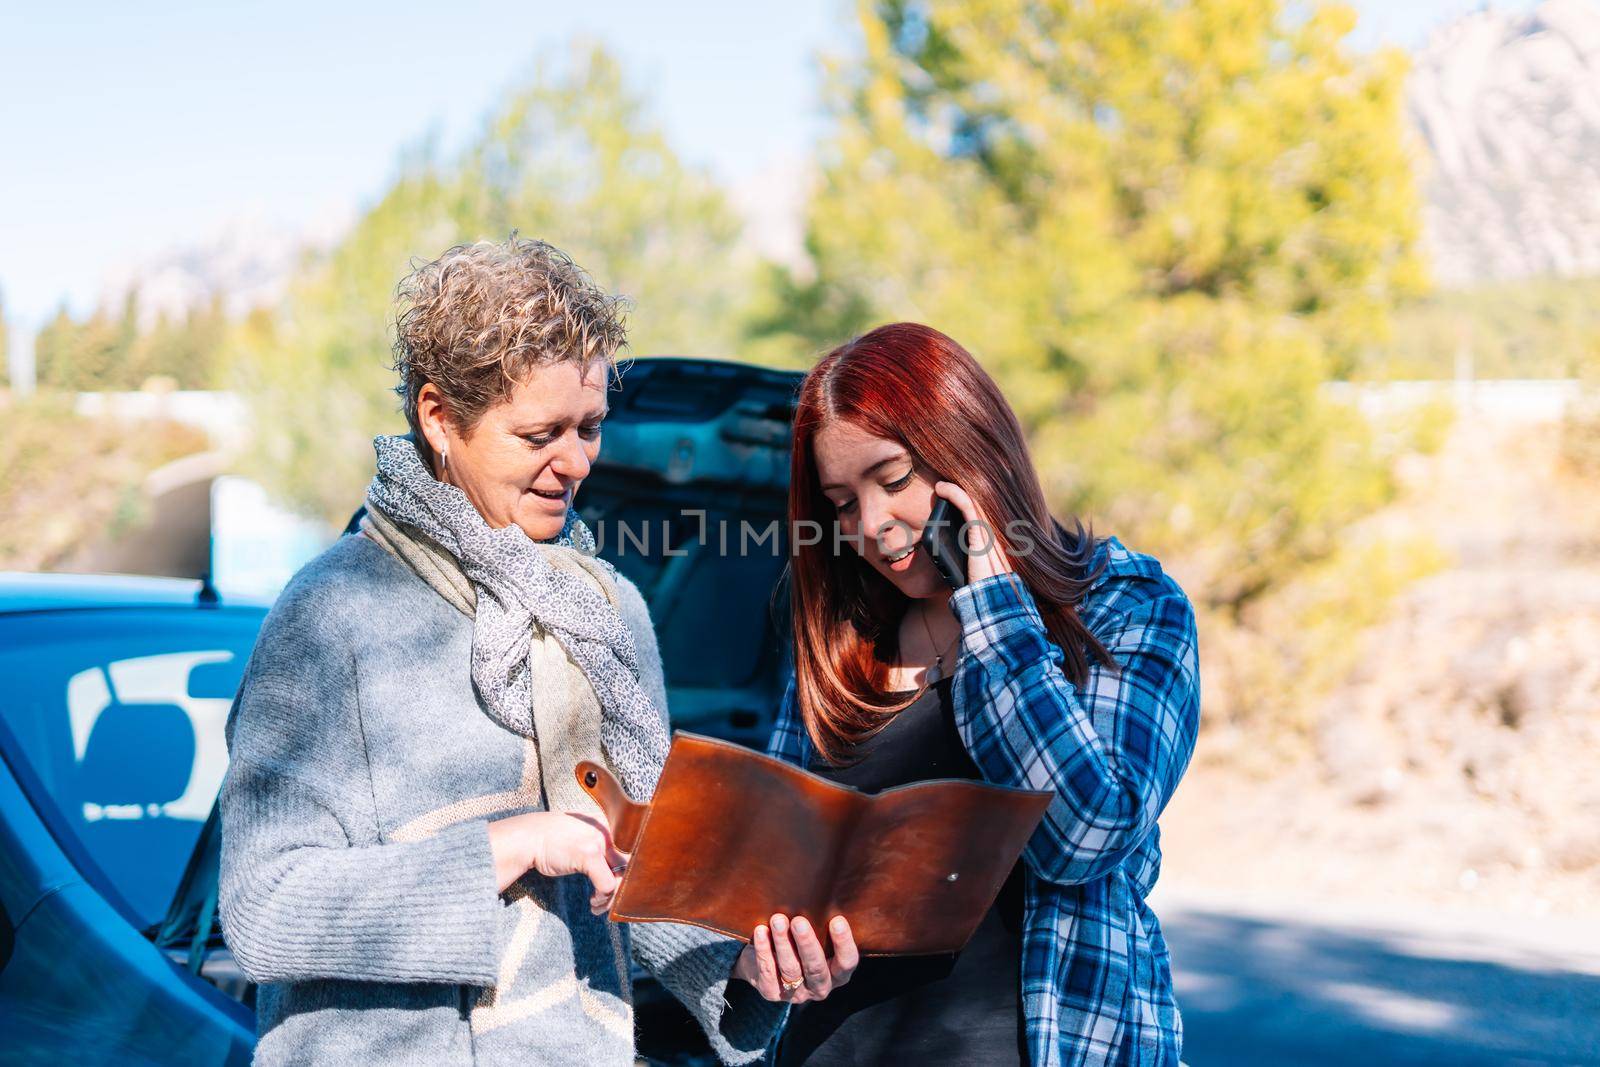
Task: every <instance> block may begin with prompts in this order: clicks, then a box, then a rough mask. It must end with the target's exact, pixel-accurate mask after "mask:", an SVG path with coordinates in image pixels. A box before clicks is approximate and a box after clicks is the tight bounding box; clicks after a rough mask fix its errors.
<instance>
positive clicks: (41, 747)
mask: <svg viewBox="0 0 1600 1067" xmlns="http://www.w3.org/2000/svg"><path fill="white" fill-rule="evenodd" d="M199 591H200V585H199V583H197V582H185V581H178V580H171V579H122V578H101V577H82V576H70V575H60V576H57V575H3V576H0V669H3V670H4V673H5V675H6V676H7V677H6V679H5V684H4V688H3V695H0V905H3V907H4V913H5V918H6V921H7V924H8V925H9V926H10V927H11V928H12V933H11V941H12V945H11V953H10V956H9V958H8V959H6V960H5V961H4V962H3V964H0V1063H49V1062H52V1061H57V1060H67V1061H70V1062H72V1063H91V1064H94V1063H105V1064H145V1063H149V1064H171V1065H178V1067H188V1065H202V1064H205V1065H224V1064H246V1063H249V1061H250V1056H251V1050H252V1049H253V1047H254V1044H255V1032H254V1031H255V1025H254V1015H253V1013H252V1011H251V1010H250V1008H249V1007H247V1006H245V1005H244V1004H241V1003H239V1002H237V1001H235V1000H233V999H230V998H229V997H227V996H225V995H224V994H223V993H221V992H219V991H218V990H217V989H215V988H214V987H213V986H212V985H211V984H209V983H208V982H206V981H204V980H203V979H201V978H199V977H197V976H196V975H194V974H192V973H190V972H189V971H188V970H186V969H185V968H184V967H183V966H181V965H180V964H179V963H178V962H177V961H175V960H174V959H173V958H172V957H170V956H169V955H168V953H166V952H164V951H162V950H161V949H160V948H158V947H157V946H156V945H155V944H154V943H153V942H152V940H151V939H150V937H149V936H147V933H146V930H147V928H148V927H149V926H150V925H151V920H152V916H155V917H156V918H159V917H160V915H161V913H162V912H164V910H165V902H164V901H162V899H161V897H162V894H163V893H165V894H167V895H169V896H170V893H171V887H172V886H173V885H174V884H175V883H176V881H177V879H178V876H179V875H180V874H181V873H182V863H183V860H184V858H185V856H186V854H187V851H188V850H189V849H191V848H192V847H193V842H194V840H195V839H196V838H197V837H198V836H199V834H200V831H201V828H202V827H203V825H204V809H203V808H200V807H199V805H198V803H197V802H198V800H199V796H200V794H202V793H204V792H206V791H207V790H209V789H211V788H212V787H211V786H210V782H209V779H207V780H205V781H202V782H200V783H198V784H197V785H196V786H195V788H194V789H186V788H185V787H187V786H188V784H189V779H191V778H193V777H194V772H193V770H192V768H191V767H190V766H187V765H185V764H184V761H186V760H188V761H191V762H192V763H193V766H194V767H198V766H199V765H200V763H201V762H202V761H201V760H199V759H198V758H193V759H192V757H193V756H194V755H195V754H196V753H197V752H198V751H199V749H200V748H201V747H203V746H201V745H199V744H197V741H196V739H195V738H196V735H198V734H200V733H209V732H210V730H211V728H212V726H213V725H215V726H216V727H217V728H218V729H220V723H213V721H212V720H214V719H215V717H216V716H215V713H216V711H217V710H218V705H219V704H221V705H223V706H224V708H223V710H224V711H225V705H226V703H227V699H228V698H231V694H228V698H224V696H223V694H222V692H221V690H225V689H227V688H228V687H229V678H227V677H223V678H221V679H216V680H213V683H212V686H213V688H214V689H217V690H218V691H217V692H213V693H211V694H210V695H202V696H197V695H196V694H195V693H194V692H192V691H191V690H192V687H191V685H190V681H191V675H192V674H193V671H192V670H191V671H189V672H187V673H184V674H182V675H181V676H175V677H179V678H181V681H182V685H181V686H178V685H176V684H174V685H173V686H172V688H173V689H174V692H173V693H172V694H171V695H170V702H167V703H156V702H153V701H152V700H150V699H149V698H150V697H151V696H152V694H151V693H150V692H149V690H150V686H151V683H152V681H155V682H157V683H159V682H160V681H161V680H162V674H161V672H160V671H155V672H152V671H151V669H150V668H151V666H152V665H155V666H157V667H165V668H168V670H167V674H168V675H171V674H172V670H171V668H174V667H183V666H184V662H183V661H182V658H183V657H184V656H187V657H188V659H189V660H195V659H196V658H197V657H196V655H195V654H194V653H192V652H188V653H185V652H183V651H181V650H182V649H185V648H189V649H193V648H200V649H203V650H205V651H204V655H202V656H200V657H199V658H200V659H208V660H210V661H217V662H221V661H224V660H227V661H231V660H235V659H237V660H238V661H239V662H238V669H240V670H242V667H243V659H244V658H245V657H247V656H248V654H249V649H250V645H251V644H252V643H253V641H254V636H255V633H256V631H257V630H258V629H259V627H260V622H261V619H262V618H263V617H264V609H262V608H260V607H234V606H229V607H227V608H217V607H214V606H202V600H201V598H200V596H199ZM174 649H178V650H180V651H178V652H177V653H176V655H177V656H178V657H179V662H174V661H173V659H172V657H173V655H174ZM116 674H120V675H121V676H122V677H121V678H120V679H119V678H116V677H114V675H116ZM97 678H98V679H99V681H98V682H96V679H97ZM84 682H90V683H94V684H90V685H87V686H86V685H84V684H83V683H84ZM119 683H120V685H119ZM96 685H99V686H102V687H103V688H104V698H103V699H100V698H99V697H98V696H97V692H96ZM119 688H120V689H121V691H120V692H118V691H117V690H118V689H119ZM68 689H70V690H71V692H67V690H68ZM180 690H181V691H180ZM185 709H187V710H188V711H191V712H193V711H198V712H200V713H202V714H201V718H202V719H204V720H205V722H204V723H203V724H202V725H203V727H204V729H200V728H196V729H194V730H193V731H192V733H191V734H190V735H189V736H185V737H183V738H182V739H181V740H182V745H179V744H177V743H176V741H175V740H174V739H175V738H176V737H177V735H176V734H174V733H173V732H171V731H170V730H169V731H168V732H167V733H165V734H163V733H161V732H160V731H157V732H155V733H153V734H150V735H148V737H146V736H142V735H141V734H140V733H139V730H140V728H141V727H142V726H145V725H147V724H148V723H153V722H163V723H165V724H166V725H167V726H168V727H177V728H181V729H182V730H185V731H188V730H190V723H189V718H188V715H187V714H186V711H185ZM147 715H148V716H150V717H149V718H146V716H147ZM97 733H98V736H97ZM146 741H147V742H148V744H146V743H145V742H146ZM215 741H220V736H219V737H217V738H215V739H213V743H214V742H215ZM184 746H187V747H184ZM175 749H176V750H177V755H176V757H174V756H173V754H172V753H173V751H174V750H175ZM174 758H175V759H177V760H178V761H179V762H178V763H177V764H174V765H171V766H168V767H162V766H161V764H162V762H163V761H164V760H165V761H166V763H168V764H172V761H173V759H174ZM212 762H213V763H214V760H213V761H212ZM152 765H154V770H155V771H156V772H157V775H158V777H161V776H164V777H166V778H168V779H170V780H171V782H170V785H169V788H168V789H167V790H166V795H161V796H157V797H154V798H151V799H152V800H155V801H165V805H162V804H157V803H126V802H128V801H138V800H141V799H144V798H140V797H137V796H130V795H129V794H128V790H129V789H130V788H132V789H134V790H135V791H137V790H138V789H139V788H141V785H140V784H139V783H141V782H144V783H148V782H150V781H152V778H151V771H152ZM78 770H82V771H83V772H85V773H84V774H83V775H81V776H78V777H81V778H82V779H83V780H82V781H79V780H76V779H75V777H74V772H75V771H78ZM214 770H215V768H214V767H211V768H209V770H208V773H211V772H214ZM185 791H188V792H190V793H192V794H193V795H192V796H191V797H190V799H189V800H188V801H183V797H182V793H183V792H185ZM90 798H94V799H90ZM69 799H70V801H71V802H72V803H66V801H68V800H69ZM119 802H124V803H120V804H119ZM180 802H181V803H180ZM74 805H76V807H77V810H76V811H75V810H73V808H74ZM185 806H187V809H188V810H184V809H185ZM163 808H164V809H165V810H163ZM85 809H87V810H89V811H91V812H92V813H93V814H94V815H95V816H97V818H98V817H103V816H106V814H107V813H108V812H109V813H114V814H118V813H119V814H121V815H122V816H123V817H122V818H98V821H91V822H85V819H84V812H85ZM121 809H127V810H126V811H123V810H121ZM196 812H198V813H199V818H195V814H196ZM133 813H137V814H138V815H139V816H140V817H139V818H138V819H132V818H128V817H127V816H128V815H131V814H133ZM169 815H170V817H169ZM91 831H93V832H91ZM96 834H98V835H99V836H96ZM119 836H120V837H121V838H122V839H123V840H118V838H119ZM97 857H98V858H97ZM102 860H104V861H106V862H101V861H102ZM174 863H176V864H177V869H172V867H173V864H174Z"/></svg>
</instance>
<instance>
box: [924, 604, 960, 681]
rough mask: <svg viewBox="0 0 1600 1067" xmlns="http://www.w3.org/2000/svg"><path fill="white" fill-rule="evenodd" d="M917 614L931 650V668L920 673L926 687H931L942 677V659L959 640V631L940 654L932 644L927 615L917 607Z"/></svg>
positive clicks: (931, 632) (930, 627) (937, 647)
mask: <svg viewBox="0 0 1600 1067" xmlns="http://www.w3.org/2000/svg"><path fill="white" fill-rule="evenodd" d="M917 614H918V616H919V617H920V618H921V619H922V631H923V632H924V633H926V634H927V635H928V647H929V648H931V649H933V666H931V667H929V668H927V669H926V670H924V671H923V672H922V678H923V681H924V682H926V683H927V684H928V685H932V684H933V683H935V682H937V681H938V680H939V679H941V678H943V677H944V657H945V656H946V654H948V653H949V651H950V650H951V649H952V648H954V647H955V645H956V642H958V641H960V640H961V631H959V630H957V631H956V636H955V637H954V638H953V639H952V640H951V641H950V643H949V644H947V645H945V647H944V651H943V652H941V651H939V646H938V645H937V644H935V643H934V640H933V627H932V626H929V625H928V613H927V612H925V611H923V610H922V609H921V608H920V607H919V608H918V609H917Z"/></svg>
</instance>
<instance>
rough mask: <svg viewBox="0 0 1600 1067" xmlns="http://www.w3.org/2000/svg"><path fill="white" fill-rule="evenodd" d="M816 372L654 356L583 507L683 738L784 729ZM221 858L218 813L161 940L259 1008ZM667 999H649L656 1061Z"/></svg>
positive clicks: (627, 380) (755, 741) (756, 740)
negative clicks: (634, 609) (792, 554)
mask: <svg viewBox="0 0 1600 1067" xmlns="http://www.w3.org/2000/svg"><path fill="white" fill-rule="evenodd" d="M800 377H801V375H800V374H799V373H797V372H786V371H774V370H768V369H764V368H758V367H751V366H746V365H743V364H738V363H724V362H715V361H710V360H697V359H676V358H656V359H640V360H635V361H634V362H633V363H632V364H631V365H629V366H628V368H627V370H626V371H625V372H624V374H623V376H622V386H621V390H620V392H618V393H614V394H613V395H612V397H611V401H612V403H611V412H610V415H609V416H608V418H607V419H606V423H605V437H604V443H603V446H602V448H601V453H600V460H599V462H597V463H596V465H595V467H594V470H593V471H591V472H590V475H589V478H588V479H587V480H586V481H585V482H584V484H583V488H582V489H581V490H580V492H579V495H578V508H579V511H580V513H581V514H582V515H583V517H584V519H585V521H586V522H588V523H589V524H590V526H591V527H592V528H593V529H594V531H595V534H596V537H597V538H598V539H599V540H600V553H599V554H600V555H601V556H602V557H604V558H605V559H608V560H610V561H611V562H612V563H613V564H615V565H616V567H617V569H618V570H619V571H621V572H622V573H623V574H625V575H626V576H627V577H629V578H630V579H632V580H633V581H634V583H635V584H637V585H638V586H639V589H640V591H641V592H642V593H643V594H644V597H645V600H646V601H647V602H648V603H649V605H650V614H651V617H652V618H653V620H654V621H655V625H656V632H657V634H658V636H659V638H660V643H661V656H662V661H663V663H664V666H665V668H666V676H667V688H668V698H669V702H670V705H671V711H672V721H673V726H674V728H675V729H684V730H691V731H693V732H695V733H701V734H709V735H712V736H716V737H722V738H726V739H729V740H732V741H737V742H739V743H741V744H746V745H751V746H754V747H758V748H759V747H762V746H764V745H765V744H766V741H767V737H768V735H769V733H770V732H771V728H772V720H773V716H774V714H775V713H776V710H777V705H778V700H779V699H780V697H781V696H782V685H783V675H784V668H785V657H786V655H787V651H786V650H787V647H788V643H787V640H786V638H785V628H784V627H785V624H786V619H787V605H786V604H785V603H784V602H783V601H782V600H781V599H780V597H781V593H780V591H779V580H780V578H781V577H782V574H783V570H784V565H785V564H786V562H787V560H788V541H787V538H786V537H785V536H784V534H785V531H784V525H785V524H784V514H785V506H786V498H787V492H788V484H789V434H790V423H791V421H792V419H793V414H794V399H795V392H796V389H797V388H798V386H799V382H800ZM358 514H359V513H358ZM353 525H354V520H352V526H353ZM220 855H221V833H220V824H219V821H218V817H217V812H216V811H215V810H213V811H212V813H211V817H210V819H208V820H207V822H206V825H205V828H204V830H203V831H202V833H201V835H200V839H199V841H198V843H197V844H196V846H195V850H194V853H193V855H192V856H191V858H190V861H189V864H188V867H187V869H186V870H185V872H184V876H183V879H182V881H181V882H180V883H179V885H178V889H177V892H176V894H175V895H174V898H173V901H172V906H171V908H170V909H169V910H168V912H167V916H166V919H165V920H164V921H163V922H162V923H161V924H160V925H159V926H158V927H157V928H155V929H154V930H152V931H150V935H151V937H152V939H153V940H154V941H155V943H156V944H157V946H158V947H160V948H163V949H165V950H166V951H167V952H168V953H169V955H171V956H173V957H175V958H178V959H181V960H183V961H184V962H186V964H187V966H188V967H189V969H190V970H191V971H192V972H194V973H196V974H202V975H204V976H205V977H207V978H209V979H210V980H211V981H212V982H214V983H215V984H216V985H217V986H218V987H219V988H221V989H223V991H224V992H228V993H230V994H231V995H233V996H235V997H236V998H238V999H241V1000H244V1001H246V1002H247V1003H248V1002H249V1000H250V999H251V997H252V996H253V990H252V989H251V988H250V987H249V985H248V983H247V982H246V981H245V980H244V979H243V977H242V976H241V975H239V974H238V972H237V969H236V968H234V967H233V965H232V960H231V959H229V958H228V957H227V954H226V953H225V952H218V951H217V950H220V949H222V948H223V947H224V946H223V943H222V937H221V933H220V931H219V930H218V928H217V924H216V902H217V867H218V861H219V858H220ZM653 999H654V997H653V996H651V995H649V994H647V993H645V992H644V991H641V996H640V1002H639V1005H638V1008H639V1012H640V1029H641V1046H642V1047H641V1051H644V1052H647V1053H648V1051H649V1050H648V1045H649V1044H651V1043H652V1041H653V1040H655V1035H652V1034H651V1033H650V1032H649V1031H650V1028H651V1023H650V1019H649V1016H650V1010H651V1009H650V1002H651V1001H652V1000H653ZM676 1022H677V1021H676V1020H675V1021H674V1025H676ZM669 1040H670V1039H669Z"/></svg>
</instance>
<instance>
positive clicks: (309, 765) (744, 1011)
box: [219, 535, 781, 1067]
mask: <svg viewBox="0 0 1600 1067" xmlns="http://www.w3.org/2000/svg"><path fill="white" fill-rule="evenodd" d="M618 591H619V600H620V603H619V609H620V610H621V611H622V613H623V615H624V618H626V619H628V620H629V625H630V628H632V629H633V630H634V632H635V635H636V638H637V643H638V648H639V662H640V669H641V682H642V683H643V684H644V685H645V689H646V692H647V693H650V694H651V695H652V696H653V697H654V698H655V699H657V700H659V701H660V702H661V706H662V707H663V708H664V707H665V699H666V698H665V689H664V685H663V682H662V676H661V674H662V672H661V660H660V653H659V651H658V650H657V646H656V640H655V635H654V633H653V631H652V630H651V627H650V622H649V616H648V613H647V612H646V610H645V608H644V602H643V600H642V598H641V597H640V596H639V592H638V590H637V589H636V588H634V587H633V586H632V584H631V583H628V582H626V580H623V581H622V582H621V583H620V584H619V590H618ZM471 642H472V621H471V619H470V618H468V617H467V616H466V615H464V614H463V613H462V612H461V611H460V610H457V608H455V607H452V606H451V605H450V604H449V603H447V602H446V601H445V599H444V598H442V597H441V596H440V595H439V594H438V593H436V592H435V591H434V590H433V589H432V588H430V586H429V585H428V584H427V583H425V582H424V581H423V580H422V579H421V578H419V577H418V576H417V574H416V573H414V572H413V571H412V570H411V569H410V568H408V567H407V566H406V565H405V564H404V563H402V562H401V561H400V560H398V559H397V558H396V557H394V556H393V555H391V554H390V553H389V552H387V551H385V550H384V549H383V548H381V547H379V546H378V545H377V544H376V543H375V542H374V541H372V540H370V539H369V538H367V537H364V536H360V535H352V536H347V537H345V538H342V539H341V540H340V541H339V542H338V543H337V544H335V545H334V546H333V547H332V548H330V549H329V550H328V551H327V552H325V553H323V554H322V555H321V556H319V557H318V558H317V559H316V560H313V561H312V562H311V563H310V564H308V565H307V566H306V567H305V568H304V569H303V570H302V571H301V572H300V573H299V574H298V575H296V577H295V578H294V580H293V581H292V582H291V583H290V584H289V587H288V588H287V589H286V590H285V591H284V593H283V595H282V596H281V597H280V598H279V600H278V602H277V604H276V605H275V606H274V608H273V610H272V612H271V613H270V614H269V615H268V617H267V620H266V622H265V624H264V625H263V627H262V630H261V635H260V637H259V639H258V640H257V643H256V648H255V652H254V654H253V655H252V656H251V659H250V663H249V666H248V667H247V669H246V672H245V678H244V682H243V684H242V686H241V688H240V692H239V696H238V698H237V699H236V700H235V702H234V706H233V710H232V712H231V713H230V715H229V719H228V728H227V736H228V746H229V754H230V764H229V769H228V774H227V778H226V780H225V781H224V783H223V789H222V796H221V800H220V804H221V812H222V869H221V886H220V895H219V900H220V914H221V919H222V926H223V930H224V933H225V935H226V938H227V941H228V945H229V947H230V948H231V949H232V950H233V954H234V957H235V958H236V960H237V961H238V963H239V966H240V967H241V968H242V969H243V971H244V973H245V974H246V975H248V976H249V977H250V978H251V979H252V980H254V981H255V982H257V983H259V986H260V988H259V992H258V999H257V1019H258V1030H259V1043H258V1046H257V1050H256V1061H255V1062H256V1063H257V1064H267V1065H271V1064H289V1063H293V1064H306V1063H328V1064H346V1063H371V1064H418V1065H421V1064H427V1065H430V1067H431V1065H450V1064H480V1065H482V1064H487V1065H498V1064H513V1063H515V1064H517V1065H519V1067H527V1065H532V1064H546V1063H561V1064H568V1065H572V1064H591V1063H596V1064H618V1065H622V1064H631V1063H632V1062H633V1012H632V997H631V991H630V985H629V967H628V958H629V950H630V942H631V951H632V955H633V956H634V957H635V958H637V959H638V960H639V962H640V963H642V964H643V965H644V966H645V967H646V968H648V969H649V970H650V971H652V972H653V973H654V974H655V975H656V976H657V977H658V978H659V979H660V980H661V982H662V984H663V985H664V986H665V987H666V988H667V989H669V990H670V991H671V992H672V993H673V994H674V995H675V996H676V997H678V999H680V1000H681V1001H683V1002H684V1004H685V1005H686V1006H687V1007H688V1008H689V1010H690V1011H691V1013H692V1014H693V1015H694V1016H695V1017H696V1018H697V1019H698V1020H699V1022H700V1024H701V1025H702V1026H703V1027H704V1028H705V1030H706V1032H707V1034H708V1035H709V1037H710V1038H711V1041H712V1045H713V1047H714V1048H715V1050H716V1051H717V1053H718V1055H719V1056H720V1057H721V1058H722V1059H723V1060H724V1061H725V1062H729V1063H748V1062H752V1061H754V1060H756V1059H758V1058H759V1057H760V1055H761V1052H762V1050H763V1049H764V1047H765V1046H766V1044H767V1041H768V1040H769V1038H770V1037H771V1035H772V1033H773V1032H774V1029H775V1027H776V1026H777V1025H778V1024H779V1022H780V1021H781V1009H780V1008H779V1007H778V1006H777V1005H768V1004H767V1003H766V1002H764V1001H761V1000H759V998H755V997H753V996H752V995H751V991H750V990H748V987H745V986H744V983H735V988H734V989H728V988H727V986H728V973H729V970H730V968H731V966H732V963H733V959H734V957H735V956H736V955H737V952H738V950H739V945H738V944H737V943H735V942H732V941H729V940H727V939H724V938H720V937H718V936H716V935H713V934H709V933H707V932H705V931H701V930H697V929H694V928H692V927H685V926H676V925H668V924H650V925H638V926H632V927H618V926H616V925H614V924H612V923H610V922H609V921H607V920H606V919H605V918H604V917H598V918H597V917H595V916H593V915H591V914H590V913H589V908H588V885H587V882H586V881H585V880H584V879H583V878H582V877H580V876H571V877H567V878H555V879H552V878H546V877H543V876H541V875H538V874H536V873H530V874H528V875H526V876H524V877H523V878H522V879H520V880H519V881H518V882H517V883H516V884H515V885H514V886H513V887H511V889H509V890H508V891H507V892H506V893H505V894H501V893H498V892H496V888H495V875H494V864H493V859H492V856H491V854H490V850H489V836H488V831H487V825H488V820H490V819H493V818H501V817H504V816H507V815H513V814H516V813H518V812H522V811H533V810H539V809H540V808H541V807H543V806H544V791H543V789H542V788H541V782H540V769H539V766H538V762H539V753H538V751H537V746H535V745H534V744H533V743H532V742H529V741H526V740H525V739H523V738H521V737H519V736H517V735H515V734H513V733H512V732H510V731H509V730H507V729H505V728H504V727H502V726H500V725H499V724H498V723H496V722H495V721H494V720H493V719H492V718H491V717H490V716H489V715H488V714H487V713H486V711H485V710H484V708H483V707H482V705H481V704H480V703H479V700H478V698H477V696H476V694H475V693H474V690H473V686H472V680H471V677H470V662H471V657H470V650H471ZM725 992H726V994H727V996H728V998H729V999H728V1000H725V999H724V994H725ZM733 1005H737V1007H736V1008H734V1007H732V1006H733ZM730 1009H731V1010H730ZM725 1014H726V1017H724V1016H725Z"/></svg>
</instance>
